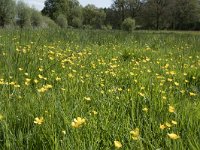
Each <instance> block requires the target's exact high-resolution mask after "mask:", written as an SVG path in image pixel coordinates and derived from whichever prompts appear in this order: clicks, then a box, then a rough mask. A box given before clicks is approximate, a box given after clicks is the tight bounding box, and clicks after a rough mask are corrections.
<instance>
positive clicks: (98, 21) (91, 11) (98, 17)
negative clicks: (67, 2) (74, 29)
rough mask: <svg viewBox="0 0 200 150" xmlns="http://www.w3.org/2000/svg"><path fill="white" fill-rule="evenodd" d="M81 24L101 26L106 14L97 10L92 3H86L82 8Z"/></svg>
mask: <svg viewBox="0 0 200 150" xmlns="http://www.w3.org/2000/svg"><path fill="white" fill-rule="evenodd" d="M83 18H84V21H83V24H84V25H90V26H93V27H94V28H101V26H102V25H103V23H104V21H105V18H106V14H105V12H104V11H103V10H99V9H98V8H96V7H95V6H94V5H87V6H85V7H84V9H83Z"/></svg>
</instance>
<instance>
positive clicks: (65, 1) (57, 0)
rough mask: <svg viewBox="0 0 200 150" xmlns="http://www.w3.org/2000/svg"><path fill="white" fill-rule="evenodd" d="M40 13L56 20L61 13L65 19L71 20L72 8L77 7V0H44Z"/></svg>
mask: <svg viewBox="0 0 200 150" xmlns="http://www.w3.org/2000/svg"><path fill="white" fill-rule="evenodd" d="M44 4H45V6H44V8H43V10H42V14H43V15H46V16H48V17H50V18H51V19H53V20H56V19H57V17H58V16H59V15H60V14H63V15H64V16H65V17H66V18H67V20H70V22H71V21H72V19H73V18H71V16H72V15H73V9H77V7H78V6H79V2H78V1H77V0H46V1H45V3H44Z"/></svg>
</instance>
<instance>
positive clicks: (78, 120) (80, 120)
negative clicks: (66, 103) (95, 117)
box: [71, 117, 86, 128]
mask: <svg viewBox="0 0 200 150" xmlns="http://www.w3.org/2000/svg"><path fill="white" fill-rule="evenodd" d="M85 123H86V121H85V119H84V118H81V117H77V118H74V121H73V122H72V124H71V125H72V127H74V128H79V127H81V126H82V125H83V124H85Z"/></svg>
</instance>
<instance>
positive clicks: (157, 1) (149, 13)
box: [142, 0, 169, 30]
mask: <svg viewBox="0 0 200 150" xmlns="http://www.w3.org/2000/svg"><path fill="white" fill-rule="evenodd" d="M167 4H169V3H167V0H148V1H147V2H146V3H145V4H144V7H143V12H142V16H143V21H144V24H145V26H149V27H150V28H154V29H157V30H158V29H161V28H162V21H163V20H162V18H163V15H164V12H166V11H165V9H166V8H167ZM166 13H167V12H166Z"/></svg>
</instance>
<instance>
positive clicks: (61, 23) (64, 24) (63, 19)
mask: <svg viewBox="0 0 200 150" xmlns="http://www.w3.org/2000/svg"><path fill="white" fill-rule="evenodd" d="M56 23H57V24H58V25H59V26H60V27H61V28H66V27H67V26H68V23H67V19H66V17H65V15H63V14H60V15H59V16H58V17H57V19H56Z"/></svg>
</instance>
